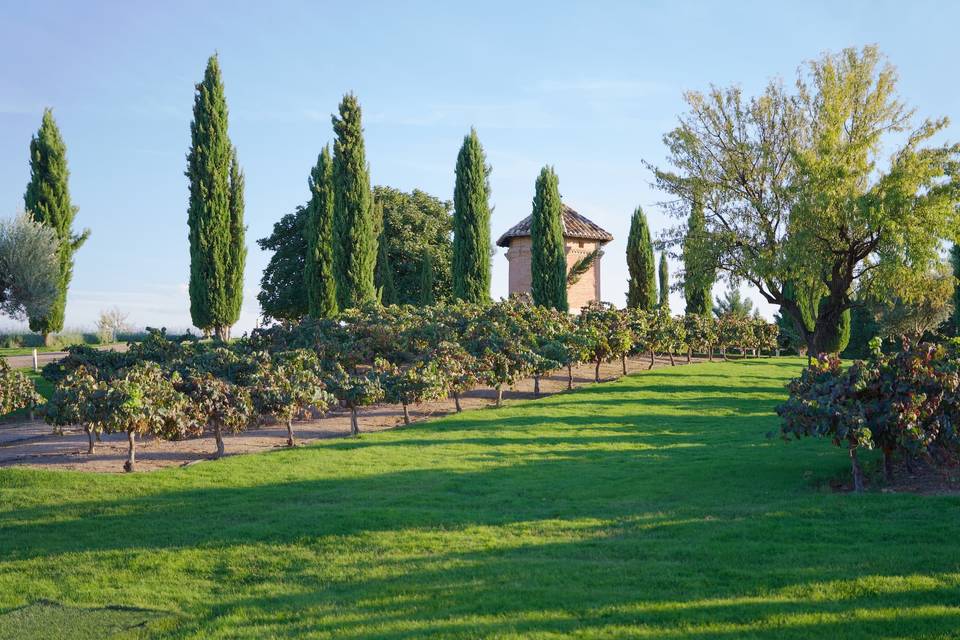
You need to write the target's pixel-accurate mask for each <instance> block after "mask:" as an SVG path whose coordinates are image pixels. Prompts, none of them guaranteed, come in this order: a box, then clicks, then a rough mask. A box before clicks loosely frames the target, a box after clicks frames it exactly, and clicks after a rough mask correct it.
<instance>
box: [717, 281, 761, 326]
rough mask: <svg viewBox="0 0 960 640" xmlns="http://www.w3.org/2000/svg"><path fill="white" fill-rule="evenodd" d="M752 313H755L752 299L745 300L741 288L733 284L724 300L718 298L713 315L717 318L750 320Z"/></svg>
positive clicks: (725, 294)
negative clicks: (729, 317) (727, 317)
mask: <svg viewBox="0 0 960 640" xmlns="http://www.w3.org/2000/svg"><path fill="white" fill-rule="evenodd" d="M751 313H753V301H752V300H751V299H750V298H744V297H743V295H742V294H741V293H740V287H735V286H733V285H732V284H731V285H730V287H729V288H728V289H727V290H726V292H724V294H723V297H722V298H717V304H716V305H715V306H714V307H713V315H715V316H717V318H724V317H726V316H732V317H735V318H749V317H750V314H751Z"/></svg>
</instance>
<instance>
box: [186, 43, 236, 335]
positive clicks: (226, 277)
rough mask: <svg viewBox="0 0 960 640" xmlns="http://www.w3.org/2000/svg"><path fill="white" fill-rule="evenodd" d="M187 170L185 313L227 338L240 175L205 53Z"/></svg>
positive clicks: (215, 74)
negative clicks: (187, 293)
mask: <svg viewBox="0 0 960 640" xmlns="http://www.w3.org/2000/svg"><path fill="white" fill-rule="evenodd" d="M190 142H191V145H190V151H189V152H188V153H187V171H186V173H185V175H186V176H187V178H188V179H189V182H190V185H189V186H190V200H189V208H188V211H187V225H188V226H189V228H190V287H189V290H190V317H191V319H192V320H193V324H194V325H195V326H196V327H197V328H199V329H202V330H204V331H212V332H213V333H214V334H216V336H217V337H218V338H219V339H221V340H227V339H229V337H230V326H231V325H233V323H235V322H236V321H237V318H238V316H239V313H240V305H241V303H242V299H243V285H242V282H243V266H244V262H245V259H246V247H245V245H244V226H243V174H242V173H241V171H240V166H239V164H238V163H237V158H236V152H235V150H234V149H233V145H231V144H230V137H229V135H228V134H227V101H226V97H225V96H224V90H223V80H222V79H221V75H220V63H219V60H218V59H217V56H216V54H214V55H212V56H210V59H209V60H208V61H207V68H206V71H204V74H203V81H202V82H201V83H200V84H198V85H196V93H195V94H194V99H193V121H192V122H191V123H190Z"/></svg>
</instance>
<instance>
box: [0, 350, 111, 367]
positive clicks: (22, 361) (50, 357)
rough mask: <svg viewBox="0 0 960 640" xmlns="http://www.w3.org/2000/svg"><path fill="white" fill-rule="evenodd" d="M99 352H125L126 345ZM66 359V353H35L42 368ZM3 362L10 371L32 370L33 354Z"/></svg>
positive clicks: (7, 358)
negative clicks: (8, 366)
mask: <svg viewBox="0 0 960 640" xmlns="http://www.w3.org/2000/svg"><path fill="white" fill-rule="evenodd" d="M96 348H97V349H100V350H101V351H126V350H127V345H126V344H107V345H102V346H98V347H96ZM65 357H67V352H66V351H41V352H39V353H37V366H38V367H40V368H43V365H45V364H49V363H51V362H56V361H57V360H60V359H62V358H65ZM4 360H6V361H7V364H8V365H10V368H11V369H32V368H33V354H28V355H25V356H5V357H4Z"/></svg>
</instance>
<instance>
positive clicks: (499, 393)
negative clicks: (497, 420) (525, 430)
mask: <svg viewBox="0 0 960 640" xmlns="http://www.w3.org/2000/svg"><path fill="white" fill-rule="evenodd" d="M497 406H498V407H502V406H503V387H502V386H501V385H499V384H498V385H497Z"/></svg>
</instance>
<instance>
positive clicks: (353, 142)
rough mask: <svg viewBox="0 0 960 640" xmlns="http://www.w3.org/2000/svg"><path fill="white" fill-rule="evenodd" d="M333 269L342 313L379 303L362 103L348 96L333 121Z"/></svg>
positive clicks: (376, 223) (371, 199)
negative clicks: (377, 300) (375, 282)
mask: <svg viewBox="0 0 960 640" xmlns="http://www.w3.org/2000/svg"><path fill="white" fill-rule="evenodd" d="M332 120H333V130H334V132H335V133H336V135H337V138H336V140H335V141H334V143H333V193H334V197H333V237H334V245H333V264H334V274H335V277H336V282H337V304H338V306H339V308H340V309H349V308H351V307H357V306H360V305H362V304H364V303H367V302H375V301H376V299H377V291H376V288H375V286H374V280H373V274H374V269H375V268H376V264H377V225H378V221H377V220H376V219H375V212H374V207H373V197H372V194H371V193H370V170H369V167H368V166H367V155H366V151H365V149H364V143H363V127H362V125H361V121H360V120H361V114H360V103H359V102H358V101H357V98H356V96H354V95H353V94H352V93H348V94H347V95H345V96H344V97H343V101H342V102H340V115H339V117H337V116H333V118H332Z"/></svg>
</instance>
